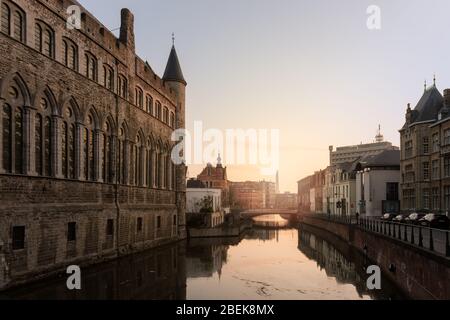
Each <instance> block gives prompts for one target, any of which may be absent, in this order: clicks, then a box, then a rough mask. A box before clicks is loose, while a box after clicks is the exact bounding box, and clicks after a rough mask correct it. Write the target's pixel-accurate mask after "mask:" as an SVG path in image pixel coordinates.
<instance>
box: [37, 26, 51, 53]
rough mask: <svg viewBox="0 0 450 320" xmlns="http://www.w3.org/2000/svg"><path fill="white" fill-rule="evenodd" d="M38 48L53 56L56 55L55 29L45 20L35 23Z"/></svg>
mask: <svg viewBox="0 0 450 320" xmlns="http://www.w3.org/2000/svg"><path fill="white" fill-rule="evenodd" d="M35 46H36V50H38V51H39V52H40V53H42V54H44V55H46V56H47V57H50V58H53V57H54V56H55V35H54V32H53V30H52V29H51V28H50V27H49V26H48V25H47V24H46V23H45V22H43V21H37V22H36V25H35Z"/></svg>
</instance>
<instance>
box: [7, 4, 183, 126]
mask: <svg viewBox="0 0 450 320" xmlns="http://www.w3.org/2000/svg"><path fill="white" fill-rule="evenodd" d="M34 27H35V29H34V30H35V36H34V37H35V44H34V46H35V49H36V50H37V51H39V52H41V53H42V54H44V55H45V56H47V57H49V58H52V59H54V58H55V32H54V31H53V28H51V27H50V26H49V25H48V24H47V23H45V22H44V21H41V20H35V25H34ZM1 32H3V33H4V34H7V35H9V36H11V37H13V38H15V39H16V40H18V41H21V42H24V43H25V42H26V41H25V32H26V17H25V12H24V11H23V10H22V9H21V8H20V7H19V6H17V5H16V4H14V3H13V2H11V1H8V0H3V1H2V4H1ZM62 50H63V52H62V59H63V61H62V62H63V64H64V65H65V66H66V67H68V68H70V69H72V70H74V71H77V72H79V59H80V57H79V53H78V46H77V45H76V44H75V42H74V41H72V40H71V39H69V38H67V37H63V39H62ZM82 58H83V64H82V67H83V68H84V75H85V76H86V77H87V78H88V79H90V80H92V81H96V82H99V79H98V75H99V66H98V60H97V58H96V57H95V55H94V54H92V53H91V52H88V51H86V52H85V54H84V57H82ZM101 67H102V66H100V68H101ZM102 71H103V79H100V80H101V81H103V86H104V87H105V88H106V89H108V90H111V91H113V92H117V94H118V95H119V96H121V97H122V98H124V99H128V80H127V78H126V76H124V75H123V74H118V75H117V86H116V84H115V72H114V68H113V67H112V66H110V65H108V64H107V63H104V64H103V68H102ZM135 99H136V101H135V104H136V106H138V107H139V108H141V109H144V93H143V90H142V89H141V88H139V87H137V88H136V94H135ZM145 110H146V111H147V112H148V113H149V114H150V115H152V116H154V117H156V118H157V119H159V120H160V121H162V122H164V123H165V124H167V125H168V126H170V127H172V128H175V113H174V112H173V111H169V109H168V108H167V107H164V109H163V110H162V106H161V103H160V102H159V101H156V103H155V105H154V106H153V98H152V97H151V96H150V95H148V94H147V95H146V101H145Z"/></svg>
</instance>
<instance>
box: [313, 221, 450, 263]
mask: <svg viewBox="0 0 450 320" xmlns="http://www.w3.org/2000/svg"><path fill="white" fill-rule="evenodd" d="M309 215H310V216H312V217H316V218H320V219H325V220H329V221H336V222H339V223H344V224H348V225H357V226H358V227H360V228H362V229H363V230H366V231H370V232H375V233H379V234H382V235H384V236H387V237H390V238H393V239H396V240H400V241H402V242H405V243H408V244H411V245H415V246H418V247H419V248H422V249H424V250H427V251H430V252H433V253H436V254H439V255H443V256H445V257H450V231H448V230H441V229H434V228H428V227H423V226H419V225H414V224H407V223H398V222H392V221H383V220H380V219H378V218H367V217H356V216H340V215H333V214H323V213H312V214H309Z"/></svg>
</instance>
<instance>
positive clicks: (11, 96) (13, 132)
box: [1, 83, 24, 174]
mask: <svg viewBox="0 0 450 320" xmlns="http://www.w3.org/2000/svg"><path fill="white" fill-rule="evenodd" d="M19 92H20V90H19V87H18V86H17V85H16V83H14V84H13V85H12V86H10V88H9V90H8V94H7V96H6V97H5V102H4V104H3V106H2V110H1V133H2V142H3V150H2V154H3V157H2V162H3V169H4V171H6V172H9V173H17V174H23V173H24V167H23V157H24V109H23V105H24V99H23V98H22V95H20V94H19Z"/></svg>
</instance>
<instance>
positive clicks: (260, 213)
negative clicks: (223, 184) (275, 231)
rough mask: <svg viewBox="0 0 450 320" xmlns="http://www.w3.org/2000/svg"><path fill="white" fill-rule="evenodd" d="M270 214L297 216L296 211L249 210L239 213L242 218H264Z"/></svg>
mask: <svg viewBox="0 0 450 320" xmlns="http://www.w3.org/2000/svg"><path fill="white" fill-rule="evenodd" d="M270 214H279V215H281V216H283V217H284V216H288V217H289V216H293V215H297V214H298V212H297V210H296V209H249V210H245V211H242V212H241V217H243V218H253V217H258V216H265V215H270Z"/></svg>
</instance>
